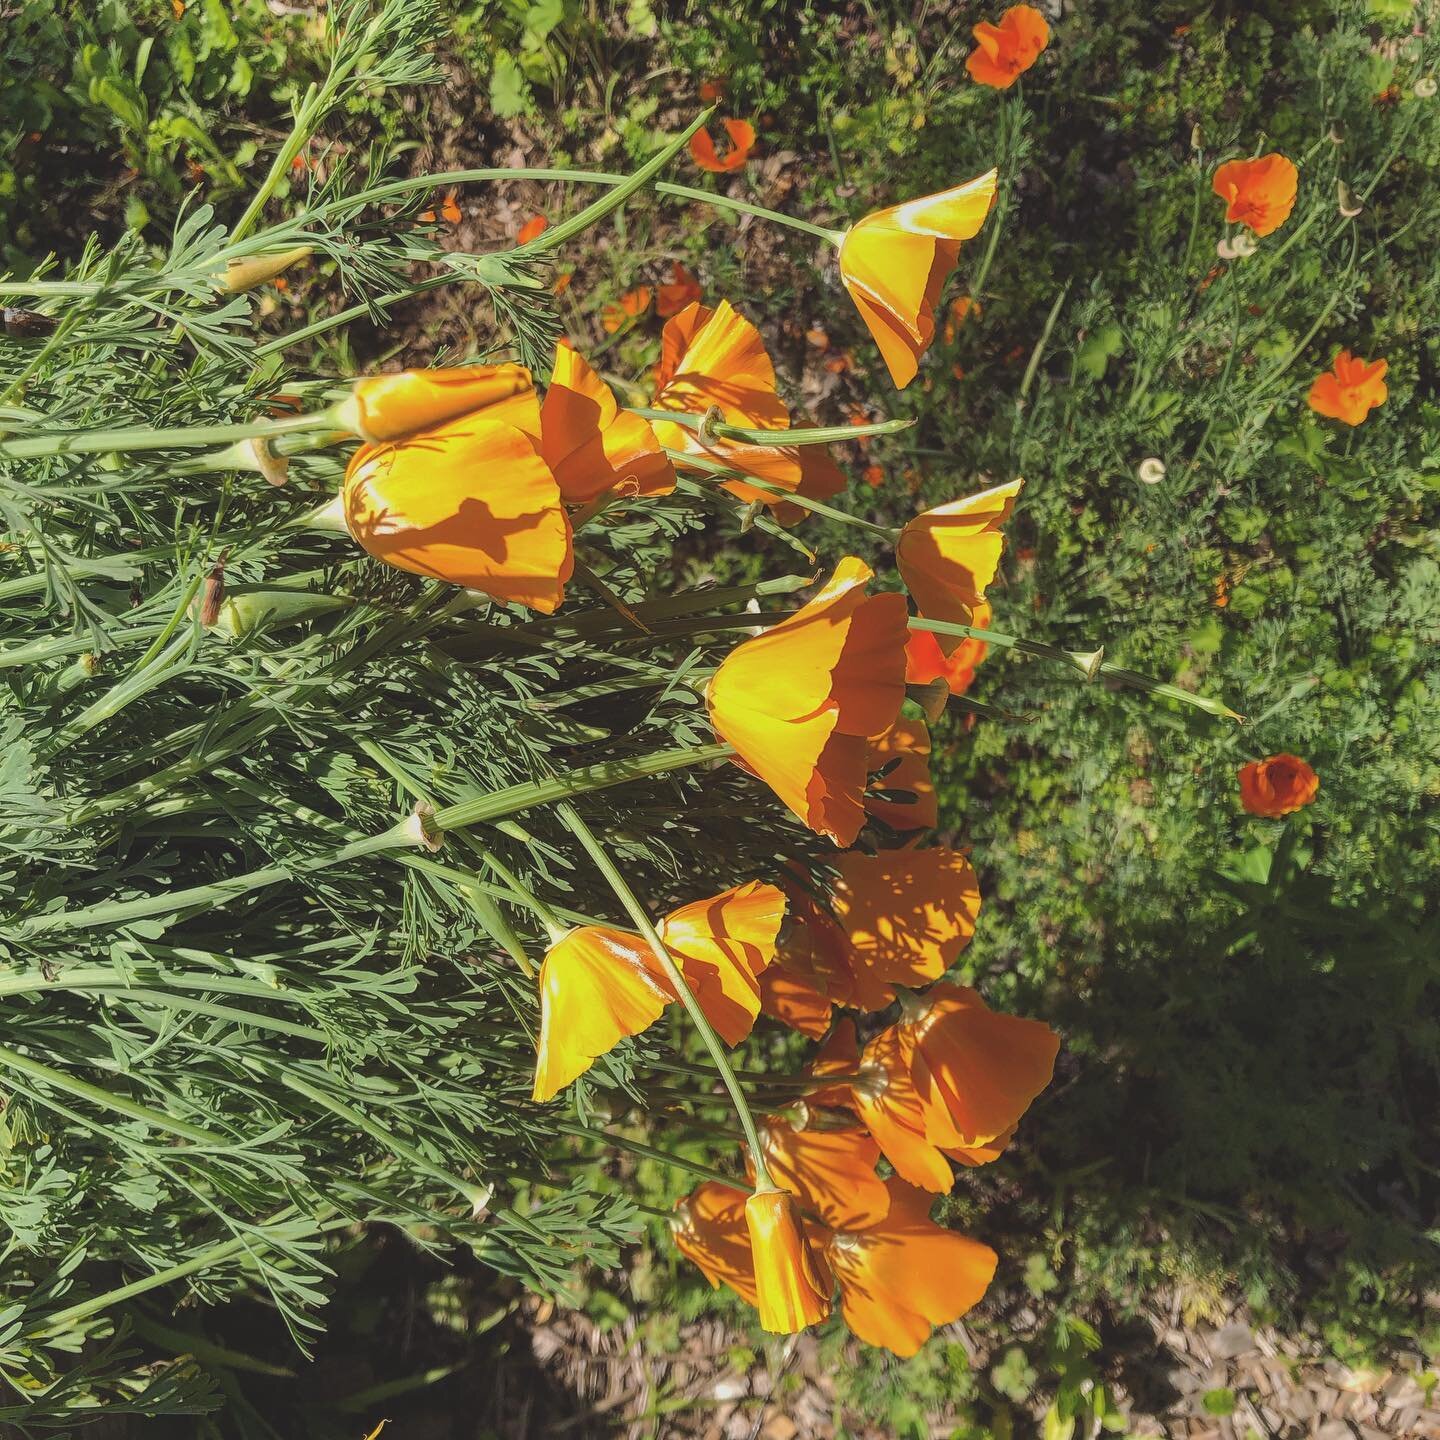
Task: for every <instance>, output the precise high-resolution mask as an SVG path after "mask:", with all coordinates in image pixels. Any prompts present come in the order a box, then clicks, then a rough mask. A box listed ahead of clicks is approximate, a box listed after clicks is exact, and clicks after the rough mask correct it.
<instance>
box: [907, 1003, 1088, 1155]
mask: <svg viewBox="0 0 1440 1440" xmlns="http://www.w3.org/2000/svg"><path fill="white" fill-rule="evenodd" d="M921 1006H922V1007H923V1008H922V1009H921V1010H920V1012H919V1013H918V1014H917V1015H916V1017H915V1018H913V1019H908V1020H902V1021H901V1022H900V1025H899V1027H897V1028H900V1029H904V1030H911V1031H913V1032H914V1036H915V1046H914V1052H913V1055H912V1057H911V1074H912V1077H913V1078H914V1081H915V1088H916V1090H917V1091H918V1092H919V1094H920V1097H921V1100H922V1102H923V1104H924V1106H925V1129H926V1134H927V1136H928V1137H929V1139H930V1140H931V1141H932V1142H933V1143H934V1144H936V1145H939V1146H941V1147H960V1148H962V1149H965V1150H972V1149H975V1148H977V1147H984V1146H987V1145H990V1144H991V1142H993V1141H995V1140H997V1139H998V1138H1000V1137H1002V1136H1008V1132H1010V1131H1013V1129H1014V1128H1015V1124H1016V1122H1017V1121H1018V1120H1019V1119H1020V1117H1021V1116H1022V1115H1023V1114H1024V1113H1025V1111H1026V1110H1028V1109H1029V1108H1030V1104H1031V1102H1032V1101H1033V1100H1034V1099H1035V1097H1036V1096H1037V1095H1039V1094H1040V1092H1041V1091H1042V1090H1044V1088H1045V1087H1046V1086H1047V1085H1048V1084H1049V1083H1050V1077H1051V1076H1052V1075H1053V1074H1054V1072H1055V1056H1056V1055H1057V1054H1058V1053H1059V1050H1060V1037H1059V1036H1058V1035H1056V1033H1055V1032H1054V1031H1053V1030H1052V1029H1051V1028H1050V1027H1049V1026H1048V1025H1046V1024H1044V1023H1043V1022H1042V1021H1039V1020H1026V1019H1023V1018H1022V1017H1021V1016H1019V1015H1006V1014H1002V1013H1001V1012H1000V1011H997V1010H992V1009H990V1007H989V1006H988V1005H986V1004H985V1002H984V1001H983V1000H982V999H981V998H980V996H979V994H978V993H977V992H976V991H974V990H972V989H970V987H969V986H967V985H952V984H949V983H946V982H942V983H941V984H939V985H934V986H932V987H931V988H930V990H929V991H928V992H927V993H926V994H925V996H924V997H923V1000H922V1001H921ZM897 1168H898V1167H897Z"/></svg>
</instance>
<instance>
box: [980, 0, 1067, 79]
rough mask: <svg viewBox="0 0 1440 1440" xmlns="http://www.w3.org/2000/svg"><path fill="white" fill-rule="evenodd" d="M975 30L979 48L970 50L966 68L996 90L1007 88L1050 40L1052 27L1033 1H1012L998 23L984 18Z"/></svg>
mask: <svg viewBox="0 0 1440 1440" xmlns="http://www.w3.org/2000/svg"><path fill="white" fill-rule="evenodd" d="M972 33H973V34H974V36H975V39H976V41H977V42H978V44H979V48H978V49H975V50H972V51H971V52H970V54H969V56H968V57H967V58H966V61H965V68H966V69H967V70H968V71H969V72H970V78H971V79H972V80H978V81H979V82H980V83H981V84H982V85H989V86H991V87H992V88H994V89H996V90H1008V89H1009V88H1010V87H1011V86H1012V85H1013V84H1014V83H1015V82H1016V81H1017V80H1018V79H1019V78H1020V77H1021V75H1023V74H1024V73H1025V71H1027V70H1028V69H1029V68H1030V67H1031V66H1032V65H1033V64H1034V63H1035V62H1036V60H1038V59H1039V58H1040V52H1041V51H1042V50H1043V49H1044V48H1045V47H1046V45H1048V44H1049V43H1050V27H1049V26H1048V25H1047V24H1046V23H1045V17H1044V16H1043V15H1042V14H1041V13H1040V12H1039V11H1038V10H1037V9H1036V8H1035V7H1034V6H1033V5H1012V6H1011V7H1010V8H1009V9H1008V10H1007V11H1006V12H1005V13H1004V14H1003V15H1002V16H1001V17H1000V23H999V24H998V25H992V24H991V23H990V22H989V21H988V20H982V21H981V22H980V23H979V24H978V25H977V26H975V28H974V31H973V32H972Z"/></svg>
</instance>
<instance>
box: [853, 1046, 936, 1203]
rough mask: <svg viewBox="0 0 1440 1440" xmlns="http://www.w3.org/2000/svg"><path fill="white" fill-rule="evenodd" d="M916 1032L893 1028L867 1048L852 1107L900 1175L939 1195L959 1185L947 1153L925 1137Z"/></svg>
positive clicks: (861, 1060)
mask: <svg viewBox="0 0 1440 1440" xmlns="http://www.w3.org/2000/svg"><path fill="white" fill-rule="evenodd" d="M915 1039H916V1036H915V1029H914V1027H913V1026H910V1025H891V1026H889V1027H888V1028H887V1029H884V1030H882V1031H881V1032H880V1033H879V1034H878V1035H876V1036H875V1037H874V1039H872V1040H871V1041H870V1043H869V1044H868V1045H866V1047H865V1051H864V1054H863V1055H862V1056H861V1057H860V1066H859V1071H860V1073H859V1078H858V1079H856V1080H854V1081H853V1082H852V1083H851V1086H850V1096H851V1104H852V1105H853V1106H854V1109H855V1113H856V1114H857V1115H859V1117H860V1119H861V1121H862V1122H863V1123H864V1125H865V1128H866V1129H867V1130H868V1131H869V1132H870V1133H871V1135H873V1136H874V1137H875V1140H876V1143H877V1144H878V1145H879V1146H880V1151H881V1153H882V1154H883V1155H884V1156H885V1158H886V1159H887V1160H888V1161H889V1162H890V1163H891V1165H893V1166H894V1167H895V1172H896V1174H898V1175H900V1176H903V1177H904V1178H905V1179H906V1180H908V1181H909V1182H910V1183H911V1184H912V1185H918V1186H920V1187H921V1189H923V1190H930V1191H933V1192H934V1193H935V1194H937V1195H943V1194H946V1193H947V1192H948V1191H949V1190H950V1188H951V1187H952V1186H953V1185H954V1183H955V1173H954V1171H953V1170H951V1168H950V1163H949V1161H948V1160H947V1159H946V1156H945V1154H944V1152H943V1151H942V1150H941V1148H940V1147H939V1146H938V1145H936V1144H935V1142H934V1141H933V1140H931V1139H930V1138H929V1136H928V1135H927V1134H926V1128H925V1121H926V1105H925V1101H924V1098H923V1097H922V1096H921V1094H920V1092H919V1090H918V1089H916V1087H915V1080H914V1076H913V1074H912V1073H911V1066H912V1064H913V1061H914V1058H915Z"/></svg>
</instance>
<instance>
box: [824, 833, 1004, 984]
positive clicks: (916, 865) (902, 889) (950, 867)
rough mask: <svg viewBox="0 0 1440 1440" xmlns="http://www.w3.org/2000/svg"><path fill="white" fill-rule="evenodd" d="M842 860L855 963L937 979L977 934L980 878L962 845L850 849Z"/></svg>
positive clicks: (840, 899)
mask: <svg viewBox="0 0 1440 1440" xmlns="http://www.w3.org/2000/svg"><path fill="white" fill-rule="evenodd" d="M836 865H837V868H838V870H839V872H840V873H839V875H838V876H837V878H836V880H835V883H834V887H833V894H832V898H831V906H832V908H833V910H834V912H835V920H836V922H837V923H838V924H839V926H840V928H841V929H842V930H843V931H844V932H845V938H846V940H847V941H848V942H849V948H850V954H851V956H852V957H853V962H854V963H855V965H856V966H857V967H863V968H864V969H865V970H867V971H868V972H869V973H870V974H871V975H873V976H875V977H876V978H877V979H879V980H883V981H885V982H887V983H889V984H895V985H923V984H925V983H926V982H928V981H931V980H937V979H939V977H940V976H941V975H943V974H944V973H945V971H946V970H948V969H949V968H950V966H951V965H953V964H954V963H955V960H956V958H957V957H958V956H959V954H960V952H961V951H962V950H963V949H964V948H965V947H966V946H967V945H968V944H969V943H970V940H971V937H972V936H973V935H974V934H975V920H976V917H977V916H978V915H979V913H980V882H979V881H978V880H977V879H976V876H975V871H974V869H973V867H972V866H971V864H970V862H969V861H968V860H967V859H966V858H965V857H964V856H963V855H962V854H961V853H960V852H959V851H958V850H951V849H949V848H948V847H946V846H944V845H937V846H935V847H934V848H933V849H929V850H881V851H879V852H878V853H877V854H874V855H866V854H865V853H864V852H863V851H859V850H851V851H847V852H846V853H845V854H844V855H842V856H840V858H839V860H838V861H837V862H836Z"/></svg>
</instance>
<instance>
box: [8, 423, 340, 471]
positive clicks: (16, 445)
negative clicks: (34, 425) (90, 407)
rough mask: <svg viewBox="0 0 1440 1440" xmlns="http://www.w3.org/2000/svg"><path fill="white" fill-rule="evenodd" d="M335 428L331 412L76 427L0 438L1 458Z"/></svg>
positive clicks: (182, 445) (189, 445) (180, 445)
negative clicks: (181, 424)
mask: <svg viewBox="0 0 1440 1440" xmlns="http://www.w3.org/2000/svg"><path fill="white" fill-rule="evenodd" d="M334 428H335V422H334V421H333V420H332V419H331V418H330V417H329V416H327V415H324V414H319V415H296V416H293V417H292V418H290V419H286V420H262V421H255V422H252V423H249V424H237V425H196V426H194V427H192V428H190V429H176V430H156V429H152V428H150V427H148V426H137V427H135V428H133V429H126V430H74V431H70V432H67V433H64V434H50V435H32V436H29V437H21V438H20V439H17V440H0V460H35V459H39V458H40V457H42V456H45V455H109V454H122V455H123V454H130V453H133V452H135V451H139V450H189V449H196V448H199V447H201V446H205V445H218V444H222V443H226V442H228V441H231V440H254V439H262V438H264V437H265V436H268V435H293V434H295V433H297V432H303V431H313V430H334Z"/></svg>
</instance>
